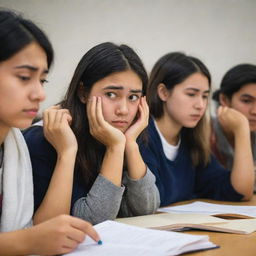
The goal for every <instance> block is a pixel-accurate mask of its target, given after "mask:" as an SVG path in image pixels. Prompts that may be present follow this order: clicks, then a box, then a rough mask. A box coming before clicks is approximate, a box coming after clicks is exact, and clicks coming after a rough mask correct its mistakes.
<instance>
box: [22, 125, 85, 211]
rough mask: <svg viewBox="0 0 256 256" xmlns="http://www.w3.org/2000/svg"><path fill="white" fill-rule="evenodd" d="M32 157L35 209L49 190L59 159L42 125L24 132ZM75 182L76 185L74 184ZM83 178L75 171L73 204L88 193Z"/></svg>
mask: <svg viewBox="0 0 256 256" xmlns="http://www.w3.org/2000/svg"><path fill="white" fill-rule="evenodd" d="M23 135H24V137H25V140H26V143H27V145H28V149H29V154H30V157H31V163H32V169H33V182H34V211H36V210H37V208H38V207H39V206H40V204H41V202H42V201H43V199H44V196H45V194H46V192H47V189H48V186H49V184H50V181H51V177H52V174H53V171H54V168H55V164H56V161H57V153H56V150H55V149H54V147H53V146H52V145H51V144H50V143H49V142H48V141H47V140H46V139H45V137H44V133H43V127H42V126H32V127H31V128H29V129H27V130H25V131H24V132H23ZM74 184H75V186H74ZM89 189H90V188H88V187H86V186H85V184H84V182H83V178H82V177H81V175H79V174H78V172H75V173H74V181H73V192H72V199H71V205H72V206H73V205H74V203H75V202H76V201H77V200H78V199H79V198H81V197H83V196H85V195H86V194H87V193H88V190H89Z"/></svg>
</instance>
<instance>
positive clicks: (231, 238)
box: [175, 195, 256, 256]
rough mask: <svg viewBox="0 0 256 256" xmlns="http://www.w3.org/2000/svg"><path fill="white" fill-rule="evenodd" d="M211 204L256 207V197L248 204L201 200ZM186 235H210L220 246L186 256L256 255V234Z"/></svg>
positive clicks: (197, 232) (196, 233) (194, 232)
mask: <svg viewBox="0 0 256 256" xmlns="http://www.w3.org/2000/svg"><path fill="white" fill-rule="evenodd" d="M200 201H205V202H210V203H217V204H232V205H254V206H256V195H254V196H253V198H252V200H250V201H248V202H239V203H235V202H221V201H213V200H201V199H200ZM183 203H191V201H186V202H182V203H177V204H175V205H179V204H183ZM184 233H186V234H193V235H208V236H209V238H210V241H212V242H213V243H215V244H217V245H219V246H220V248H218V249H213V250H206V251H201V252H194V253H186V254H184V255H187V256H188V255H191V256H216V255H218V256H229V255H230V256H255V255H256V232H254V233H252V234H249V235H237V234H228V233H219V232H207V231H186V232H184Z"/></svg>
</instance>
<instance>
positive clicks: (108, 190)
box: [72, 174, 125, 224]
mask: <svg viewBox="0 0 256 256" xmlns="http://www.w3.org/2000/svg"><path fill="white" fill-rule="evenodd" d="M124 190H125V188H124V186H121V187H118V186H116V185H114V184H113V183H112V182H110V181H109V180H107V179H106V178H104V177H103V176H102V175H100V174H99V175H98V177H97V178H96V180H95V182H94V184H93V186H92V188H91V189H90V191H89V193H88V194H87V196H86V197H82V198H80V199H78V200H77V201H76V202H75V204H74V206H73V209H72V215H73V216H76V217H79V218H81V219H84V220H87V221H89V222H90V223H92V224H97V223H100V222H102V221H105V220H113V219H115V218H116V216H117V214H118V211H119V208H120V205H121V201H122V196H123V193H124Z"/></svg>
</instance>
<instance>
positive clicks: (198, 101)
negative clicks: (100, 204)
mask: <svg viewBox="0 0 256 256" xmlns="http://www.w3.org/2000/svg"><path fill="white" fill-rule="evenodd" d="M205 104H206V103H205V101H204V99H203V98H202V97H198V98H197V99H196V102H195V108H196V109H200V110H201V109H203V108H204V107H205Z"/></svg>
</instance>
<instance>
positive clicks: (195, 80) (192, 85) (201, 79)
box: [175, 73, 210, 92]
mask: <svg viewBox="0 0 256 256" xmlns="http://www.w3.org/2000/svg"><path fill="white" fill-rule="evenodd" d="M176 87H177V88H179V89H182V90H184V89H185V90H186V89H187V90H188V89H197V90H199V91H202V92H204V91H209V89H210V85H209V81H208V78H207V77H206V76H205V75H203V74H201V73H194V74H192V75H190V76H189V77H187V78H186V79H185V80H184V81H183V82H181V83H180V84H177V85H176V86H175V88H176Z"/></svg>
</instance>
